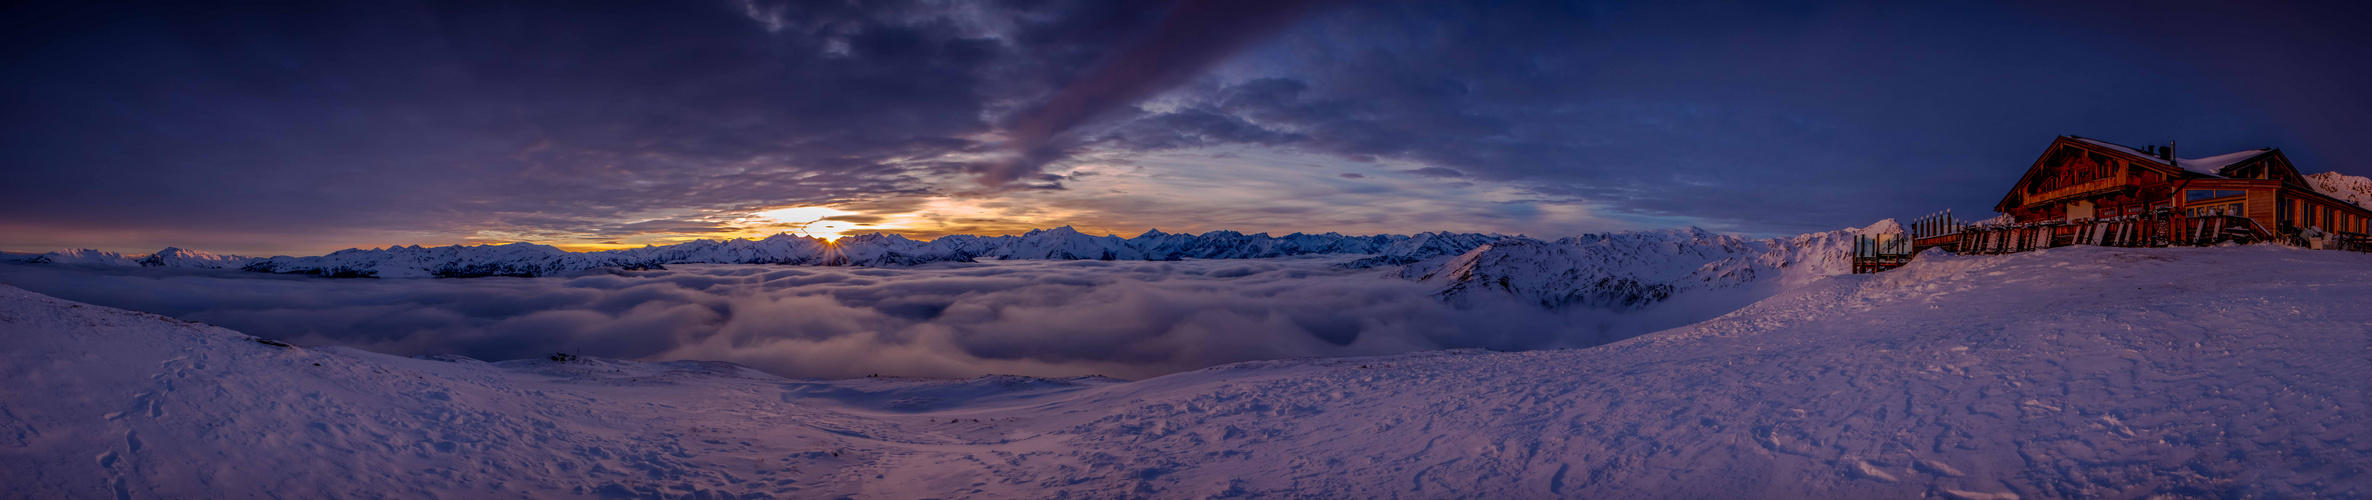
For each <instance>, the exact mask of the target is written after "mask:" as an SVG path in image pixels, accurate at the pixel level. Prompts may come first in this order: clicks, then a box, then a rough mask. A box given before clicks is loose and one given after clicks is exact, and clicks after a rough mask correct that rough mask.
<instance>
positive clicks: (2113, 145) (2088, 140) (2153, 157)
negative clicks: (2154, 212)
mask: <svg viewBox="0 0 2372 500" xmlns="http://www.w3.org/2000/svg"><path fill="white" fill-rule="evenodd" d="M2071 137H2072V136H2071ZM2075 140H2079V141H2084V143H2085V144H2091V145H2094V146H2100V147H2104V148H2109V149H2112V150H2116V151H2122V152H2124V153H2126V154H2131V155H2133V156H2139V157H2142V158H2147V159H2150V160H2151V161H2156V162H2158V163H2166V160H2160V159H2158V155H2153V154H2149V153H2144V152H2141V150H2139V149H2133V148H2129V147H2125V146H2124V145H2122V144H2117V143H2113V142H2108V141H2103V140H2099V139H2093V138H2089V137H2075ZM2208 173H2210V174H2212V173H2215V172H2208Z"/></svg>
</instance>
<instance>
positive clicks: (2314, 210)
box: [1993, 136, 2372, 238]
mask: <svg viewBox="0 0 2372 500" xmlns="http://www.w3.org/2000/svg"><path fill="white" fill-rule="evenodd" d="M1993 210H1994V211H1996V212H2001V213H2003V214H2008V215H2009V216H2010V219H2011V222H2012V223H2037V222H2050V221H2059V222H2075V221H2083V220H2101V219H2112V218H2117V217H2123V216H2134V215H2145V214H2151V213H2171V214H2173V215H2175V216H2176V217H2193V218H2195V217H2205V216H2215V215H2231V216H2239V217H2242V218H2245V219H2248V220H2249V221H2250V222H2253V223H2254V225H2255V226H2256V227H2254V228H2251V229H2252V230H2255V231H2260V232H2262V233H2263V236H2265V237H2268V238H2270V237H2283V236H2289V235H2295V234H2298V233H2300V232H2301V230H2302V229H2304V228H2314V229H2315V230H2317V231H2320V232H2323V233H2335V234H2337V235H2342V236H2355V237H2362V236H2364V235H2366V234H2367V233H2372V210H2366V209H2364V207H2359V206H2356V205H2355V204H2354V203H2349V202H2347V201H2345V200H2340V199H2338V198H2333V197H2331V196H2330V195H2327V194H2323V193H2321V192H2319V191H2315V190H2314V188H2313V187H2311V186H2309V185H2307V183H2306V178H2305V176H2304V175H2300V174H2299V173H2298V169H2297V167H2295V166H2292V165H2291V164H2290V160H2289V158H2288V157H2286V156H2283V155H2282V154H2281V150H2279V149H2273V148H2265V149H2252V150H2247V151H2240V152H2236V153H2231V154H2225V155H2220V156H2213V157H2207V158H2198V159H2178V158H2176V157H2175V156H2174V151H2173V148H2171V147H2168V148H2158V147H2149V148H2145V149H2138V150H2137V149H2133V148H2129V147H2125V146H2120V145H2116V144H2111V143H2109V142H2106V141H2101V140H2097V139H2087V138H2083V137H2075V136H2062V137H2060V138H2058V140H2054V141H2051V146H2050V147H2049V148H2047V149H2044V150H2043V154H2042V157H2041V158H2037V159H2036V160H2035V161H2034V165H2033V166H2030V167H2028V168H2027V169H2026V175H2025V176H2024V177H2020V178H2019V179H2018V183H2017V184H2016V185H2013V186H2011V188H2010V192H2009V194H2008V195H2005V196H2003V197H2002V199H2001V203H1999V204H1996V205H1994V207H1993Z"/></svg>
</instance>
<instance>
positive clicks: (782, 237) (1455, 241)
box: [27, 226, 1521, 278]
mask: <svg viewBox="0 0 2372 500" xmlns="http://www.w3.org/2000/svg"><path fill="white" fill-rule="evenodd" d="M1504 238H1511V237H1510V236H1505V235H1498V234H1474V233H1467V234H1452V233H1423V234H1418V235H1415V236H1408V235H1397V234H1385V235H1374V236H1344V235H1342V234H1337V233H1325V234H1302V233H1294V234H1289V235H1285V236H1281V237H1280V236H1270V235H1268V234H1266V233H1261V234H1249V235H1247V234H1243V233H1238V232H1235V231H1212V232H1208V233H1203V234H1199V235H1197V234H1172V233H1164V232H1161V231H1160V230H1153V231H1147V232H1145V234H1143V235H1139V236H1137V237H1135V238H1121V237H1118V236H1110V235H1105V236H1090V235H1087V234H1084V233H1080V232H1079V231H1078V230H1076V229H1072V228H1071V227H1070V226H1063V227H1057V228H1053V229H1039V230H1033V231H1030V232H1028V233H1025V234H1021V235H1018V236H1013V235H1006V236H973V235H954V236H947V237H942V238H938V239H934V240H928V241H922V240H914V239H910V238H907V237H904V236H899V235H893V234H879V233H875V234H859V235H852V236H844V237H841V238H839V239H833V240H826V239H822V238H814V237H808V236H799V235H791V234H777V235H774V236H770V237H766V238H762V239H754V240H753V239H730V240H698V241H691V242H686V243H679V244H674V245H665V246H646V247H643V248H633V249H623V250H605V251H597V252H570V251H566V250H561V249H559V248H556V247H552V246H548V245H538V244H532V243H512V244H507V245H477V246H463V245H455V246H444V247H421V246H417V245H414V246H398V247H387V248H370V249H361V248H354V249H346V250H340V251H337V252H332V253H330V254H329V255H322V256H316V257H288V256H279V257H242V256H237V255H214V254H208V253H204V252H195V251H189V250H181V249H176V248H168V249H165V250H162V251H159V252H157V253H156V254H155V255H152V256H149V257H146V258H134V257H127V256H125V255H123V254H119V253H115V252H105V251H99V250H91V249H73V250H60V251H56V252H50V253H47V254H43V255H39V256H36V257H33V258H31V259H28V260H27V261H28V262H36V263H58V264H95V265H120V266H135V265H138V266H162V267H197V268H233V269H244V270H248V271H256V272H269V273H288V274H312V275H319V276H331V277H368V278H431V277H435V278H465V277H482V276H521V277H532V276H552V275H560V274H569V273H577V272H584V271H590V270H594V269H603V268H613V269H627V270H635V269H658V268H663V266H665V265H668V264H781V265H810V266H913V265H921V264H929V263H934V262H974V261H979V260H1156V261H1166V260H1181V259H1254V258H1269V257H1292V256H1300V255H1315V254H1343V255H1371V254H1372V255H1378V257H1377V259H1380V260H1377V262H1385V263H1390V265H1398V264H1399V263H1406V262H1415V261H1418V260H1422V259H1427V258H1435V257H1441V256H1448V255H1457V254H1460V253H1464V252H1466V251H1468V250H1472V249H1474V248H1475V247H1478V246H1481V245H1483V244H1487V243H1490V242H1493V241H1497V240H1500V239H1504ZM1513 238H1521V237H1520V236H1516V237H1513ZM1374 265H1376V264H1375V263H1372V262H1365V261H1362V263H1360V264H1357V267H1362V268H1364V267H1373V266H1374Z"/></svg>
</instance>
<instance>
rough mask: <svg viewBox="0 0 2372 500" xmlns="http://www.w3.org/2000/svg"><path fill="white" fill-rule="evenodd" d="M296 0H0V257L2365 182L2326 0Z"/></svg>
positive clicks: (1210, 224) (1438, 222) (2350, 43)
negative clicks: (2269, 161) (2269, 165)
mask: <svg viewBox="0 0 2372 500" xmlns="http://www.w3.org/2000/svg"><path fill="white" fill-rule="evenodd" d="M317 4H318V5H299V6H294V7H272V6H257V5H247V4H225V5H206V4H202V3H196V2H174V3H165V4H155V5H150V4H132V3H96V2H55V3H32V4H21V5H14V6H10V7H7V10H6V11H5V12H4V15H0V58H4V59H0V64H4V65H5V71H6V75H7V78H5V79H0V117H5V118H0V177H4V178H5V179H6V182H0V249H6V250H47V249H53V248H57V247H63V246H85V247H98V248H104V249H112V250H122V251H149V250H154V249H155V248H158V247H162V246H166V245H179V246H184V247H192V248H199V249H206V250H215V251H223V252H234V253H261V254H271V253H318V252H323V251H327V250H334V249H337V248H344V247H349V246H374V245H387V244H411V243H421V244H439V243H458V242H499V241H537V242H544V243H554V244H563V245H572V246H574V247H577V248H590V247H598V246H602V245H626V244H633V245H639V244H642V243H663V242H667V241H674V240H680V239H684V238H693V237H717V236H734V235H749V234H759V233H767V232H773V231H778V230H783V229H785V228H786V227H787V226H785V225H784V224H785V222H783V221H779V220H774V219H768V218H763V217H751V216H750V214H752V213H755V212H760V211H765V210H770V209H781V208H788V207H803V206H819V205H822V206H830V207H832V208H833V209H834V210H831V211H827V212H826V213H837V214H841V215H839V216H838V217H836V218H834V219H833V220H830V221H827V224H825V225H827V226H831V227H832V228H834V230H860V231H861V230H871V229H881V230H889V231H893V232H903V233H908V234H914V235H918V236H930V235H936V234H945V233H962V232H971V233H989V234H1000V233H1006V232H1012V231H1015V230H1017V229H1025V228H1029V227H1044V226H1054V225H1063V224H1072V225H1077V226H1079V227H1081V228H1082V229H1085V230H1088V231H1090V232H1117V233H1122V234H1134V233H1135V232H1138V231H1142V230H1144V229H1147V228H1152V227H1159V228H1161V229H1163V230H1169V231H1205V230H1213V229H1236V230H1243V231H1247V232H1251V231H1273V232H1279V233H1282V232H1291V231H1310V232H1321V231H1342V232H1349V233H1373V232H1413V231H1428V230H1453V231H1497V232H1508V233H1516V232H1524V233H1530V234H1534V235H1541V236H1556V235H1563V234H1572V233H1579V232H1586V231H1604V230H1623V229H1641V228H1656V227H1674V226H1684V225H1698V226H1703V227H1707V228H1710V229H1715V230H1722V231H1734V232H1745V233H1753V234H1760V235H1779V234H1794V233H1800V232H1805V231H1814V230H1825V229H1834V228H1838V227H1844V226H1852V225H1861V224H1866V223H1868V222H1870V221H1872V220H1875V219H1879V218H1884V217H1909V216H1916V215H1919V214H1923V213H1926V212H1929V211H1933V210H1938V209H1944V208H1954V209H1958V210H1959V211H1961V212H1963V213H1965V214H1971V215H1981V214H1983V212H1984V211H1985V209H1986V208H1987V207H1989V206H1990V205H1991V204H1992V202H1993V201H1995V200H1997V199H1998V198H1999V196H2000V194H2001V192H2002V191H2003V190H2005V189H2007V188H2008V185H2009V184H2010V183H2011V182H2012V181H2014V180H2015V179H2016V177H2017V176H2018V175H2019V174H2020V173H2021V171H2022V169H2023V168H2025V167H2026V165H2027V164H2028V163H2030V162H2031V161H2033V159H2034V157H2035V156H2036V155H2037V154H2038V153H2039V152H2040V150H2041V149H2042V148H2043V147H2044V146H2045V145H2046V144H2047V143H2048V142H2049V141H2050V139H2051V138H2052V137H2053V136H2055V135H2059V134H2076V135H2084V136H2089V137H2096V138H2102V139H2106V140H2110V141H2115V142H2121V143H2125V144H2130V145H2136V146H2139V145H2142V144H2149V143H2160V144H2162V143H2164V142H2165V141H2167V140H2178V141H2180V142H2181V150H2182V151H2183V152H2184V153H2185V154H2184V156H2192V157H2197V156H2208V155H2213V154H2220V153H2224V152H2229V151H2233V150H2238V149H2245V148H2253V147H2264V146H2273V147H2280V148H2283V149H2284V150H2285V151H2286V152H2287V153H2288V154H2289V155H2290V156H2291V158H2292V159H2294V160H2295V161H2296V162H2297V163H2298V164H2299V166H2300V168H2301V169H2302V170H2304V171H2307V172H2309V173H2312V172H2320V171H2327V170H2337V171H2340V172H2345V173H2349V174H2353V175H2366V174H2372V163H2368V162H2366V161H2364V160H2361V159H2359V158H2361V155H2359V154H2358V153H2357V152H2356V151H2354V149H2355V148H2356V147H2357V145H2358V143H2359V142H2360V139H2359V138H2360V137H2364V136H2366V135H2367V134H2368V133H2372V113H2368V112H2367V109H2366V107H2367V104H2368V102H2367V98H2366V97H2365V94H2366V90H2365V89H2372V69H2367V65H2366V64H2364V62H2365V61H2367V60H2372V57H2367V55H2372V35H2367V34H2366V33H2367V30H2365V29H2363V27H2364V26H2367V25H2372V17H2368V16H2367V13H2366V11H2365V9H2364V8H2362V7H2356V6H2354V5H2352V4H2345V3H2330V4H2305V3H2278V2H2251V3H2230V4H2183V5H2176V4H2175V3H2168V2H2125V3H2098V4H2065V3H2057V2H2052V3H2024V4H2018V3H2012V4H2002V3H1973V2H1971V3H1962V2H1892V3H1866V4H1796V5H1778V4H1769V3H1762V2H1747V3H1691V2H1641V3H1605V2H1595V3H1579V2H1537V3H1532V2H1427V1H1409V2H1368V1H1350V2H1332V3H1329V2H1281V1H1245V0H1221V1H1201V2H1187V3H1184V4H1169V3H1161V2H1106V1H1100V0H1096V1H1063V0H1015V1H1006V2H976V3H975V2H864V3H863V4H862V5H854V4H853V3H842V2H804V1H801V2H761V1H755V0H746V1H743V0H720V1H707V0H693V1H676V2H653V3H646V4H636V3H602V4H591V3H586V4H584V5H573V6H566V7H561V6H551V5H540V6H535V5H511V6H506V5H503V4H501V3H499V2H452V3H439V2H418V3H415V2H352V3H344V4H333V3H329V2H317ZM803 213H804V212H803ZM792 222H796V221H792ZM816 227H822V226H816Z"/></svg>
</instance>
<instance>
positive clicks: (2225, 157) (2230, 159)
mask: <svg viewBox="0 0 2372 500" xmlns="http://www.w3.org/2000/svg"><path fill="white" fill-rule="evenodd" d="M2067 137H2068V138H2070V139H2075V140H2077V141H2082V142H2084V143H2085V144H2091V145H2094V146H2099V147H2102V148H2107V149H2110V150H2114V151H2117V152H2120V153H2125V154H2129V155H2133V156H2134V157H2136V158H2141V159H2142V160H2145V161H2151V162H2156V163H2157V164H2159V165H2173V166H2175V167H2177V168H2181V169H2183V170H2186V171H2189V172H2191V173H2195V174H2200V175H2207V176H2213V177H2223V176H2224V174H2223V171H2224V167H2228V166H2232V165H2233V164H2236V163H2240V162H2244V161H2248V160H2249V159H2251V158H2256V157H2257V156H2258V155H2263V154H2265V153H2270V152H2273V148H2257V149H2249V150H2243V151H2235V152H2231V153H2225V154H2220V155H2215V156H2210V157H2206V158H2177V159H2175V160H2174V161H2173V162H2168V161H2166V159H2164V158H2159V157H2158V156H2157V155H2153V154H2149V153H2146V152H2143V151H2142V150H2139V149H2133V148H2130V147H2126V146H2125V145H2122V144H2117V143H2113V142H2108V141H2103V140H2099V139H2093V138H2090V137H2081V136H2073V135H2071V136H2067Z"/></svg>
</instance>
